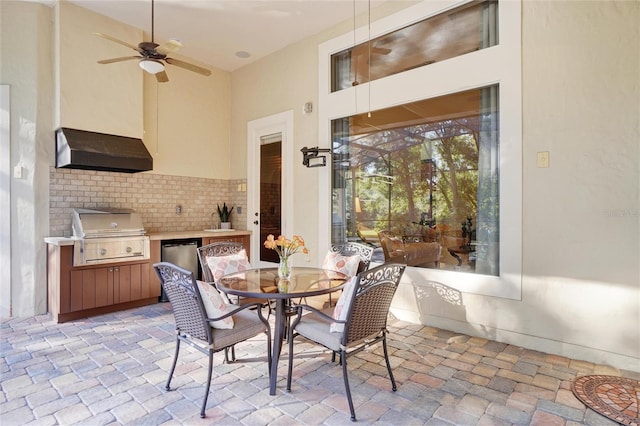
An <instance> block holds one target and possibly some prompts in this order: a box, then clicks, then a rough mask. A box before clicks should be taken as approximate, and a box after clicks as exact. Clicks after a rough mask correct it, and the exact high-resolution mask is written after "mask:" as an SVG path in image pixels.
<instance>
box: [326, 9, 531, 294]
mask: <svg viewBox="0 0 640 426" xmlns="http://www.w3.org/2000/svg"><path fill="white" fill-rule="evenodd" d="M521 11H522V4H521V2H519V1H501V0H498V1H493V0H485V1H463V2H461V1H459V0H443V1H441V2H432V1H423V2H420V3H417V4H416V5H413V6H411V7H408V8H406V9H402V10H400V11H398V12H396V13H393V14H391V15H389V16H387V17H384V18H381V19H377V20H373V21H372V22H371V26H370V31H369V29H368V28H367V26H365V27H362V28H355V29H354V31H353V32H345V34H343V35H341V36H338V37H336V38H334V39H331V40H328V41H326V42H325V43H322V44H321V45H320V46H319V49H318V54H319V64H320V65H319V69H318V75H319V82H320V83H319V84H320V87H319V108H318V119H319V143H318V144H319V146H320V147H322V148H331V150H332V162H331V164H332V167H326V168H324V169H323V170H320V173H319V182H320V186H319V194H318V197H319V206H320V209H321V211H326V212H327V214H326V219H323V220H326V222H323V220H321V221H320V226H319V230H318V241H319V244H320V246H321V247H328V246H329V244H331V242H332V241H335V242H338V241H345V240H353V241H363V242H365V243H366V244H372V245H374V246H375V247H376V249H377V250H376V251H375V252H374V259H375V260H374V263H375V262H385V261H388V259H391V260H397V261H401V262H404V263H406V264H408V265H409V266H410V267H409V268H407V270H406V271H405V275H404V276H405V278H404V279H403V281H407V282H411V283H413V284H414V285H420V283H423V282H427V281H437V282H439V283H441V284H443V285H446V286H449V287H451V288H454V289H457V290H460V291H462V292H464V293H473V294H480V295H488V296H496V297H503V298H512V299H519V298H520V297H521V289H522V285H521V283H522V64H521V45H522V44H521V40H522V35H521V22H522V19H521ZM461 18H463V19H461ZM460 21H463V22H465V23H464V24H463V25H462V30H461V29H460V27H458V26H457V25H458V24H459V22H460ZM420 23H422V24H420ZM414 24H416V25H418V26H420V25H423V26H424V27H423V28H422V29H421V30H420V32H419V35H416V34H418V33H417V32H415V33H412V34H411V35H410V36H402V37H401V36H400V34H404V33H403V31H407V30H408V29H409V28H415V27H414ZM432 24H433V25H432ZM393 34H395V35H393ZM391 35H393V36H391ZM368 40H371V42H370V43H369V41H368ZM383 40H384V42H383ZM359 46H366V51H367V53H366V54H367V55H369V51H371V54H372V55H371V61H369V64H371V69H368V68H369V67H368V64H367V67H365V69H364V71H362V68H363V67H362V66H361V65H362V64H363V63H364V64H366V61H365V62H362V61H360V62H358V61H356V60H355V58H356V57H357V56H358V54H359V49H360V50H362V49H361V48H360V47H359ZM416 46H422V47H421V48H418V47H416ZM369 47H371V49H369ZM374 48H375V49H374ZM385 49H386V50H385ZM389 49H390V50H389ZM374 50H375V55H374V52H373V51H374ZM414 53H416V54H417V53H420V55H422V56H421V57H420V58H414V57H412V55H413V54H414ZM392 55H399V56H394V58H395V59H394V61H390V62H389V61H387V64H386V65H385V66H382V64H383V62H384V57H390V56H392ZM414 60H415V63H412V62H411V61H414ZM356 66H357V72H356ZM394 67H395V68H394ZM354 83H355V84H354ZM369 113H370V114H369ZM369 115H370V116H369ZM382 238H388V239H390V240H391V242H390V244H388V245H387V247H386V249H387V250H386V251H387V253H386V255H385V253H384V251H385V247H384V244H383V240H382ZM434 252H435V253H434ZM402 297H404V296H402Z"/></svg>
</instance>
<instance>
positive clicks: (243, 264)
mask: <svg viewBox="0 0 640 426" xmlns="http://www.w3.org/2000/svg"><path fill="white" fill-rule="evenodd" d="M207 266H208V267H209V269H210V270H211V275H213V279H214V280H216V281H217V280H219V279H220V277H222V276H223V275H227V274H232V273H234V272H242V271H246V270H247V269H251V264H250V263H249V259H248V258H247V252H246V251H245V250H244V249H242V250H240V251H239V252H238V253H235V254H230V255H228V256H207Z"/></svg>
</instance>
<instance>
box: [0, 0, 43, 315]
mask: <svg viewBox="0 0 640 426" xmlns="http://www.w3.org/2000/svg"><path fill="white" fill-rule="evenodd" d="M0 17H1V18H0V19H2V21H1V30H2V37H1V40H2V41H1V43H2V45H1V49H0V52H1V53H0V79H1V81H0V83H1V84H9V85H10V88H11V104H10V105H11V106H10V113H11V118H10V126H11V133H10V136H11V147H10V148H11V161H10V166H9V167H10V170H7V171H4V172H5V173H10V175H11V176H13V173H12V171H13V168H14V167H16V166H17V167H21V168H22V177H20V178H16V177H13V178H12V179H11V186H10V191H11V195H10V198H11V205H10V206H3V207H2V208H9V210H10V220H11V241H10V247H11V252H10V253H4V252H3V253H2V256H10V258H11V283H16V285H12V291H11V306H12V311H11V314H12V315H13V316H28V315H33V314H34V313H44V312H46V264H45V262H44V259H45V257H46V248H45V245H44V244H43V242H42V238H44V236H45V235H46V234H47V232H48V229H49V222H48V215H46V214H44V215H43V214H42V213H43V212H46V211H47V210H48V208H49V200H48V192H49V186H48V185H49V178H48V175H49V171H48V170H49V165H50V161H51V160H50V159H51V158H52V151H53V146H52V145H51V143H50V140H51V129H52V128H53V110H52V108H51V105H52V104H53V40H52V34H53V13H52V9H51V8H49V7H44V6H42V5H39V4H34V3H27V2H15V1H2V2H0ZM34 46H42V48H37V49H34ZM2 238H9V236H5V235H3V236H2ZM8 284H9V283H4V282H3V283H2V285H8ZM4 294H6V293H5V292H3V295H4ZM8 302H9V301H8V300H3V301H2V302H1V303H2V304H3V311H6V310H8V308H7V309H5V307H6V305H8Z"/></svg>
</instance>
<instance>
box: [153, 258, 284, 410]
mask: <svg viewBox="0 0 640 426" xmlns="http://www.w3.org/2000/svg"><path fill="white" fill-rule="evenodd" d="M153 267H154V269H155V271H156V274H157V275H158V278H159V279H160V283H161V284H162V287H163V289H164V291H165V293H166V294H167V296H168V297H169V302H170V303H171V308H172V309H173V315H174V318H175V322H176V351H175V355H174V358H173V364H172V366H171V371H170V372H169V378H168V379H167V384H166V387H165V388H166V390H171V388H170V386H171V379H172V377H173V373H174V371H175V369H176V363H177V362H178V355H179V353H180V343H181V342H185V343H186V344H188V345H189V346H191V347H193V348H195V349H197V350H198V351H200V352H202V353H204V354H206V355H209V371H208V375H207V385H206V389H205V393H204V399H203V401H202V409H201V410H200V417H202V418H204V417H205V408H206V406H207V399H208V397H209V389H210V388H211V374H212V370H213V354H214V353H215V352H218V351H221V350H226V349H228V348H231V347H233V345H235V344H237V343H240V342H243V341H245V340H247V339H250V338H252V337H255V336H257V335H259V334H260V333H265V334H266V335H267V363H268V364H267V365H268V366H270V365H271V328H270V327H269V323H268V321H267V320H266V319H265V318H264V316H263V315H262V310H261V309H256V310H254V311H249V310H248V309H249V308H251V307H254V305H258V306H259V304H253V305H252V304H246V305H242V306H238V307H236V305H230V306H233V307H234V309H231V310H229V311H227V313H226V314H223V315H221V316H219V317H217V318H208V317H207V312H206V310H205V307H204V303H203V299H202V295H201V293H200V289H199V288H198V284H197V282H196V280H195V278H194V276H193V272H191V271H187V270H186V269H182V268H180V267H179V266H176V265H174V264H172V263H167V262H160V263H156V264H154V265H153ZM256 307H257V306H256ZM228 317H231V318H233V322H234V325H233V328H230V329H220V328H214V327H213V326H212V325H211V322H213V321H221V320H224V319H225V318H228ZM270 371H271V369H270V368H269V372H270Z"/></svg>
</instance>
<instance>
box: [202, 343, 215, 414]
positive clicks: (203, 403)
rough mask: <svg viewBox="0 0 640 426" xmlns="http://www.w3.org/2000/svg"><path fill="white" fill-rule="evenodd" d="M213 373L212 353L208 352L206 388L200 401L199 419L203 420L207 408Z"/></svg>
mask: <svg viewBox="0 0 640 426" xmlns="http://www.w3.org/2000/svg"><path fill="white" fill-rule="evenodd" d="M212 371H213V351H211V350H210V351H209V374H207V386H206V389H205V391H204V399H203V401H202V409H201V410H200V418H201V419H204V410H205V408H206V407H207V399H209V389H210V388H211V372H212Z"/></svg>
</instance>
